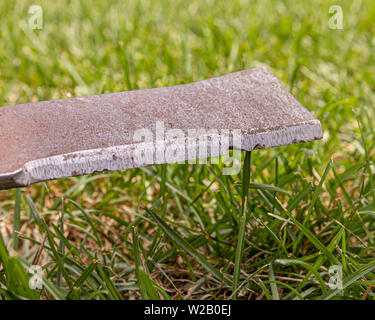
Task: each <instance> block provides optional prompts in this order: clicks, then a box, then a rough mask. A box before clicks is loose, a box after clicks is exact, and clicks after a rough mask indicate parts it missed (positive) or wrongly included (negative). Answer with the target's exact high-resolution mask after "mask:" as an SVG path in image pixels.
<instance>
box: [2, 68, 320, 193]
mask: <svg viewBox="0 0 375 320" xmlns="http://www.w3.org/2000/svg"><path fill="white" fill-rule="evenodd" d="M157 122H162V123H163V124H164V126H165V130H169V129H180V130H182V131H183V132H184V133H186V135H187V132H188V130H190V129H217V130H219V132H220V130H221V131H222V132H224V131H225V130H228V131H229V134H230V135H231V134H232V133H233V132H234V131H236V130H238V131H239V132H240V133H241V144H240V145H237V144H236V143H234V141H233V139H232V138H231V140H230V143H229V146H230V147H233V148H234V149H244V150H248V151H250V150H253V149H262V148H269V147H275V146H281V145H287V144H293V143H298V142H306V141H312V140H316V139H321V138H322V127H321V125H320V122H319V120H317V119H316V118H315V117H314V116H313V115H312V114H311V113H310V112H309V111H308V110H307V109H305V108H304V107H303V106H302V105H301V104H300V103H299V102H298V101H297V100H296V99H295V98H294V97H293V96H292V95H291V94H290V93H289V92H288V91H287V90H286V89H285V88H284V87H283V86H282V84H281V83H280V82H279V81H278V80H277V79H276V78H275V77H274V76H273V75H272V73H271V72H269V71H268V70H267V68H265V67H260V68H255V69H250V70H245V71H240V72H235V73H231V74H228V75H224V76H221V77H216V78H211V79H207V80H202V81H198V82H193V83H190V84H183V85H177V86H172V87H163V88H154V89H145V90H135V91H126V92H118V93H109V94H102V95H94V96H86V97H78V98H70V99H61V100H52V101H44V102H36V103H27V104H20V105H15V106H6V107H1V108H0V189H8V188H13V187H20V186H27V185H30V184H32V183H36V182H40V181H45V180H51V179H58V178H62V177H69V176H77V175H84V174H90V173H93V172H96V171H104V170H124V169H128V168H134V167H139V163H136V162H135V161H134V150H135V149H136V148H137V146H139V145H140V144H143V146H144V147H145V148H146V150H147V149H148V148H150V149H151V148H152V149H154V150H155V149H156V150H159V151H160V148H164V147H165V145H167V144H169V143H176V142H175V141H174V140H173V141H168V139H165V138H163V139H162V140H161V139H160V138H158V137H157V136H156V124H157ZM144 128H145V129H148V130H150V131H151V132H152V133H153V134H154V138H153V141H152V142H151V143H145V142H136V141H135V139H134V133H135V132H136V130H139V129H144ZM238 131H237V132H238ZM219 134H220V133H219ZM197 138H199V136H198V137H197ZM188 144H189V146H190V147H191V145H192V141H188V140H187V139H186V140H184V141H183V142H182V143H180V145H179V147H180V148H186V147H187V145H188ZM229 146H228V147H229ZM196 148H197V149H198V148H199V146H197V147H196ZM226 151H227V150H220V151H219V152H211V151H208V154H207V156H217V155H220V154H223V153H225V152H226ZM198 155H199V153H198V152H197V153H196V154H195V155H194V154H193V155H192V154H191V153H188V152H185V153H184V155H183V156H182V157H180V158H179V159H178V161H181V160H189V159H196V158H198ZM159 163H163V161H160V160H158V159H156V158H155V157H154V158H153V159H152V160H151V161H150V162H149V163H147V165H152V164H159Z"/></svg>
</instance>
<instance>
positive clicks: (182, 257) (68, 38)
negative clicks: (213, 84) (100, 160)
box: [0, 0, 375, 300]
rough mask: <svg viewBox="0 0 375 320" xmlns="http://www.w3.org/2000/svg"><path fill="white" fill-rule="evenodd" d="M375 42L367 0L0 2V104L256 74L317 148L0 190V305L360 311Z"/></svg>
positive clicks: (371, 247) (368, 290)
mask: <svg viewBox="0 0 375 320" xmlns="http://www.w3.org/2000/svg"><path fill="white" fill-rule="evenodd" d="M32 4H36V5H40V6H41V8H42V9H43V28H42V29H41V30H33V29H31V28H30V27H29V24H28V20H29V18H30V17H31V14H29V13H28V10H29V7H30V5H32ZM335 4H339V5H340V6H341V7H342V11H343V29H341V30H340V29H331V28H330V27H329V23H328V22H329V19H330V14H329V7H330V6H331V5H335ZM374 30H375V5H374V3H373V1H371V0H364V1H337V3H335V2H332V3H330V2H329V1H328V2H327V1H323V0H315V1H300V2H297V1H289V0H286V1H276V0H263V1H244V0H231V1H213V0H207V1H181V0H174V1H160V0H158V1H135V0H134V1H120V0H117V1H116V0H114V1H99V0H97V1H95V0H85V1H68V0H64V1H56V2H52V1H40V0H33V1H32V2H29V1H24V0H18V1H1V2H0V105H1V106H5V105H12V104H18V103H26V102H30V101H38V100H40V101H41V100H51V99H60V98H66V97H74V96H82V95H88V94H99V93H108V92H117V91H126V90H134V89H144V88H152V87H160V86H167V85H176V84H181V83H188V82H192V81H197V80H201V79H205V78H209V77H213V76H218V75H223V74H226V73H230V72H234V71H239V70H243V69H248V68H252V67H258V66H262V65H264V66H267V67H268V68H269V69H270V70H271V71H272V72H273V73H274V74H275V75H276V76H277V77H278V78H279V79H280V81H281V82H282V83H283V85H284V86H285V87H286V88H287V89H288V90H289V91H290V92H291V93H292V94H293V95H294V96H295V97H296V98H297V100H299V101H300V102H301V103H302V104H303V105H304V106H306V108H308V109H309V110H310V111H311V112H312V113H313V114H314V115H315V116H316V117H317V118H318V119H319V120H320V121H321V123H322V126H323V131H324V138H323V139H322V140H320V141H315V142H310V143H301V144H297V145H292V146H284V147H279V148H273V149H268V150H255V151H253V152H251V154H250V153H246V154H245V153H243V157H242V159H243V166H242V171H241V173H240V174H238V175H233V176H228V175H223V174H222V167H221V166H220V165H215V164H200V165H191V164H175V165H160V166H152V167H145V168H140V169H132V170H126V171H121V172H104V173H98V174H93V175H90V176H84V177H74V178H66V179H61V180H58V181H50V182H46V183H39V184H36V185H34V186H30V187H27V188H22V189H17V190H9V191H0V235H1V237H0V299H147V298H153V299H282V300H284V299H285V300H288V299H370V300H372V299H374V298H375V286H374V285H375V272H374V268H375V259H374V257H375V238H374V235H375V219H374V218H375V202H374V201H375V181H374V171H375V166H374V160H375V137H374V135H375V134H374V126H375V109H374V107H375V93H374V88H375V34H374ZM0 143H1V137H0ZM250 160H251V161H250ZM248 168H250V172H249V171H248V170H247V169H248ZM249 176H250V179H248V178H249ZM249 181H250V183H249ZM245 198H247V206H244V205H243V204H244V199H245ZM242 212H243V213H244V214H242ZM32 265H34V269H33V270H35V268H37V267H35V266H41V267H42V270H41V271H40V272H41V273H42V275H43V281H44V282H43V289H41V290H33V289H31V288H30V287H29V279H30V277H31V274H30V273H29V272H28V271H30V272H31V271H32V270H31V269H29V268H30V267H31V266H32ZM25 270H26V271H25ZM37 270H38V269H37Z"/></svg>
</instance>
